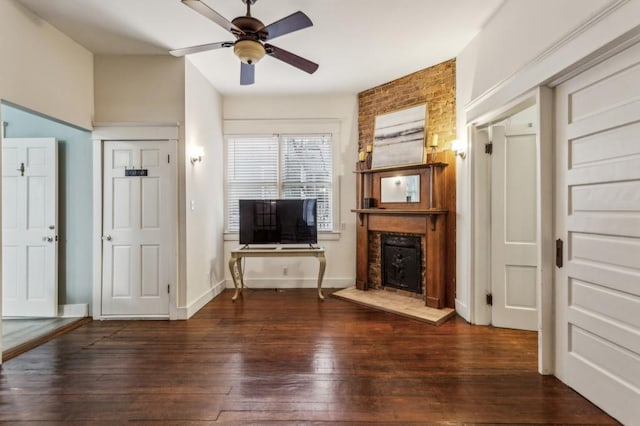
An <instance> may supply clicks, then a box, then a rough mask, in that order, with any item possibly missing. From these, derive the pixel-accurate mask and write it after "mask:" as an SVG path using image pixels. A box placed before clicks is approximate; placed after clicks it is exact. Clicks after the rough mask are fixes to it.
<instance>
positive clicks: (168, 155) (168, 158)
mask: <svg viewBox="0 0 640 426" xmlns="http://www.w3.org/2000/svg"><path fill="white" fill-rule="evenodd" d="M170 163H171V154H167V164H170Z"/></svg>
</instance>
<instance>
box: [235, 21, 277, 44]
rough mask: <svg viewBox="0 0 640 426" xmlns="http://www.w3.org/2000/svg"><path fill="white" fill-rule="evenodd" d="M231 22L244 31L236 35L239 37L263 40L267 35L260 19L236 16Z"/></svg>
mask: <svg viewBox="0 0 640 426" xmlns="http://www.w3.org/2000/svg"><path fill="white" fill-rule="evenodd" d="M231 22H232V23H233V25H235V26H236V27H238V28H240V29H241V30H242V31H244V34H242V35H238V38H239V39H243V40H261V41H265V40H266V39H267V37H269V33H268V32H267V31H266V30H265V29H264V24H263V23H262V21H260V20H259V19H256V18H254V17H253V16H238V17H237V18H235V19H234V20H233V21H231Z"/></svg>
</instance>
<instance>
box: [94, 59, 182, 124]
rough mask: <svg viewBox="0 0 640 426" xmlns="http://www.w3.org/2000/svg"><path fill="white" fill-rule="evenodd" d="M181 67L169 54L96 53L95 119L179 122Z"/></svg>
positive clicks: (104, 120) (178, 60)
mask: <svg viewBox="0 0 640 426" xmlns="http://www.w3.org/2000/svg"><path fill="white" fill-rule="evenodd" d="M184 67H185V65H184V59H183V58H174V57H172V56H152V55H148V56H133V55H96V57H95V103H96V106H95V111H96V113H95V121H96V122H150V123H170V122H171V123H178V122H180V123H182V122H183V121H184V96H185V94H184V84H185V68H184Z"/></svg>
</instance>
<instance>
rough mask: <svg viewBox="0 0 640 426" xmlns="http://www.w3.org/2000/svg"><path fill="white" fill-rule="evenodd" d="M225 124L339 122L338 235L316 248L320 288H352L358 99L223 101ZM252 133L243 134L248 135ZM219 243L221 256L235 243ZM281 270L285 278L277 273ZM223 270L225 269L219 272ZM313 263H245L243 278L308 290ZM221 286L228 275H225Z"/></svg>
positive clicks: (315, 269)
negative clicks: (321, 252)
mask: <svg viewBox="0 0 640 426" xmlns="http://www.w3.org/2000/svg"><path fill="white" fill-rule="evenodd" d="M224 119H225V121H226V120H251V119H253V120H261V119H272V120H287V121H289V120H291V121H296V120H305V119H308V120H310V119H332V120H337V121H338V122H339V128H340V131H339V133H340V135H339V138H338V140H337V141H336V145H335V149H337V151H338V152H337V174H338V176H337V179H338V183H339V217H338V219H337V220H338V229H339V234H338V235H331V236H330V238H331V239H323V236H322V235H320V236H319V239H320V240H319V244H320V245H321V246H323V247H324V248H325V250H326V257H327V270H326V273H325V279H324V286H325V287H327V288H329V287H346V286H350V285H353V284H355V259H356V251H355V247H356V243H355V236H356V229H355V219H356V218H355V214H354V213H351V211H350V209H353V208H355V206H356V191H355V189H356V181H355V175H354V173H353V170H354V168H355V162H356V160H357V158H358V154H357V149H358V128H357V125H358V98H357V95H355V94H353V95H335V96H331V95H327V96H281V97H278V96H261V97H257V98H250V97H226V98H224ZM251 130H252V129H247V131H248V132H250V131H251ZM230 238H231V237H230V236H227V241H225V244H224V251H225V257H226V260H227V261H228V257H229V252H230V251H231V250H232V249H234V248H236V247H238V241H237V239H230ZM285 267H286V268H287V274H286V275H285V274H284V272H283V269H284V268H285ZM225 269H226V268H225ZM317 273H318V262H317V260H316V259H309V258H282V259H260V258H252V259H248V260H247V261H246V264H245V277H246V278H247V280H248V282H249V286H251V285H252V284H253V285H254V286H256V287H309V286H313V285H314V284H315V282H316V281H315V280H316V277H317ZM225 277H226V280H227V283H228V284H227V286H229V285H231V286H233V284H230V283H231V281H230V280H231V276H230V274H229V272H228V270H225Z"/></svg>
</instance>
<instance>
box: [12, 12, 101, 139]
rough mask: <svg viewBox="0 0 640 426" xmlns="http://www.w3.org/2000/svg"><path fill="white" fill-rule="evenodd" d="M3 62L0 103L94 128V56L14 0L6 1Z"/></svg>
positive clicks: (86, 127)
mask: <svg viewBox="0 0 640 426" xmlns="http://www.w3.org/2000/svg"><path fill="white" fill-rule="evenodd" d="M0 58H2V66H0V99H4V100H7V101H10V102H12V103H14V104H16V105H20V106H22V107H25V108H28V109H30V110H33V111H37V112H39V113H42V114H45V115H48V116H50V117H54V118H56V119H58V120H61V121H65V122H68V123H71V124H74V125H76V126H79V127H83V128H85V129H90V128H91V120H92V117H93V54H92V53H91V52H89V51H88V50H87V49H85V48H84V47H82V46H80V45H79V44H78V43H76V42H74V41H73V40H71V39H70V38H69V37H67V36H66V35H64V34H62V33H61V32H60V31H58V30H57V29H55V28H54V27H52V26H51V25H49V24H48V23H47V22H45V21H43V20H41V19H40V18H38V17H37V16H35V15H34V14H32V13H31V12H30V11H28V10H27V9H26V8H25V7H24V6H22V5H20V4H19V3H17V2H16V1H15V0H3V1H0Z"/></svg>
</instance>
